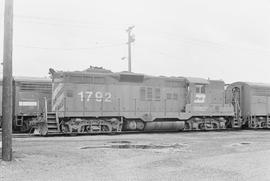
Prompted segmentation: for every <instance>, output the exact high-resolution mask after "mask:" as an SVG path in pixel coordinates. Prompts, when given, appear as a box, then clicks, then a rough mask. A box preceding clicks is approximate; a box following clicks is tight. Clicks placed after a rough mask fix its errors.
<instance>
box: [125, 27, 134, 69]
mask: <svg viewBox="0 0 270 181" xmlns="http://www.w3.org/2000/svg"><path fill="white" fill-rule="evenodd" d="M134 27H135V26H130V27H128V29H127V30H126V32H127V33H128V42H127V44H128V71H129V72H131V43H133V42H134V41H135V38H134V35H133V34H131V31H132V29H133V28H134Z"/></svg>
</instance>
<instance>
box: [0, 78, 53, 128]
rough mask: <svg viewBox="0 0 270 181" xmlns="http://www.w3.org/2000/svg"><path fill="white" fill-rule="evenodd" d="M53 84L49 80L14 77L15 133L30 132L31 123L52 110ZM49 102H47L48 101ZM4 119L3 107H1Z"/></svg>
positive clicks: (0, 83) (0, 99) (0, 96)
mask: <svg viewBox="0 0 270 181" xmlns="http://www.w3.org/2000/svg"><path fill="white" fill-rule="evenodd" d="M0 85H1V89H0V103H1V104H2V81H1V82H0ZM51 91H52V84H51V80H50V79H49V78H37V77H14V79H13V123H12V127H13V131H14V132H28V131H29V130H30V128H31V126H30V123H31V121H34V120H36V118H37V117H39V116H40V115H41V114H43V113H44V112H45V102H48V106H46V108H47V109H48V111H50V110H51V103H50V100H51V94H52V93H51ZM45 99H46V100H48V101H46V100H45ZM0 113H1V119H2V106H0Z"/></svg>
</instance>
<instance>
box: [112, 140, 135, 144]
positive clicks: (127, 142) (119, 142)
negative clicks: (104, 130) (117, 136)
mask: <svg viewBox="0 0 270 181" xmlns="http://www.w3.org/2000/svg"><path fill="white" fill-rule="evenodd" d="M110 143H118V144H130V143H131V141H112V142H110Z"/></svg>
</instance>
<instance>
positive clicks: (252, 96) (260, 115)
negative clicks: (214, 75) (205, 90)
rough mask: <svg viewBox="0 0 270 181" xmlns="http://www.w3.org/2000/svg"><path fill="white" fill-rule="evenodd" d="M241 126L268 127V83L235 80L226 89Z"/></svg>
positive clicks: (269, 87)
mask: <svg viewBox="0 0 270 181" xmlns="http://www.w3.org/2000/svg"><path fill="white" fill-rule="evenodd" d="M226 102H228V103H232V105H233V107H234V112H235V118H236V119H237V120H239V122H238V124H239V126H241V127H247V128H253V129H254V128H270V84H262V83H250V82H235V83H232V84H231V85H229V86H228V87H227V89H226Z"/></svg>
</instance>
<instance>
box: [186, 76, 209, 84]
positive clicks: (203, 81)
mask: <svg viewBox="0 0 270 181" xmlns="http://www.w3.org/2000/svg"><path fill="white" fill-rule="evenodd" d="M186 79H187V81H188V82H189V83H196V84H209V81H208V80H207V79H203V78H198V77H187V78H186Z"/></svg>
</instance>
